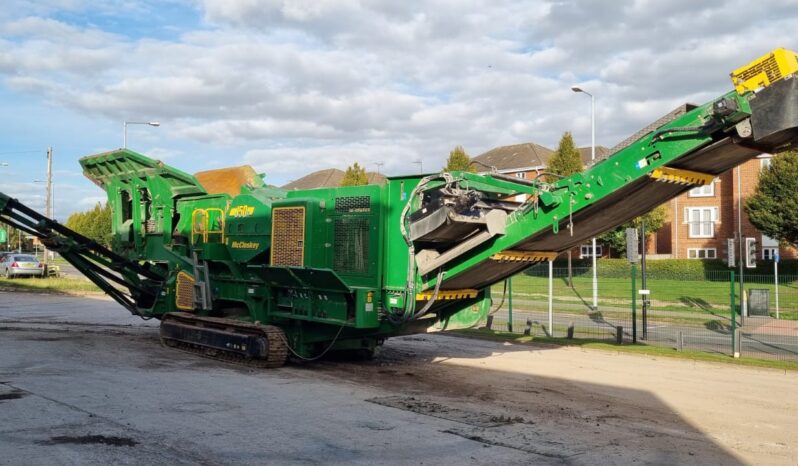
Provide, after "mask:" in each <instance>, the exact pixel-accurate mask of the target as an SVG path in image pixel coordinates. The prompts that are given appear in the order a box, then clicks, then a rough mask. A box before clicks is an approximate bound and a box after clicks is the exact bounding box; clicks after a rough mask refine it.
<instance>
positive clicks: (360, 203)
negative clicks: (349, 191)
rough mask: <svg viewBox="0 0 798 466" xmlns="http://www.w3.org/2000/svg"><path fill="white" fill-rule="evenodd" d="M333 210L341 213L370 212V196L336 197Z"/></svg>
mask: <svg viewBox="0 0 798 466" xmlns="http://www.w3.org/2000/svg"><path fill="white" fill-rule="evenodd" d="M335 211H336V212H341V213H351V212H358V213H367V212H371V198H370V197H369V196H347V197H336V198H335Z"/></svg>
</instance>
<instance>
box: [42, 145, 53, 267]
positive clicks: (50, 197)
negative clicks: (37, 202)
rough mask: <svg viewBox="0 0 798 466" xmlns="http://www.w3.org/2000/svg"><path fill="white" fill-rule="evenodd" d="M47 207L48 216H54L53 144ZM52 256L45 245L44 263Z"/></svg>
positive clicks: (48, 176)
mask: <svg viewBox="0 0 798 466" xmlns="http://www.w3.org/2000/svg"><path fill="white" fill-rule="evenodd" d="M44 205H45V207H44V210H45V212H44V214H45V215H46V216H47V218H50V219H52V218H53V148H52V146H48V147H47V196H46V198H45V204H44ZM49 256H50V251H48V250H47V246H45V247H44V263H45V264H47V261H48V259H49Z"/></svg>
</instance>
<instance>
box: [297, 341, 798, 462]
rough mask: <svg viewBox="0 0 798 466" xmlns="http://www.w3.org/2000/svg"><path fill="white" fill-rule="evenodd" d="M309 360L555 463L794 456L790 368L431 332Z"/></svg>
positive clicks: (395, 403) (466, 433)
mask: <svg viewBox="0 0 798 466" xmlns="http://www.w3.org/2000/svg"><path fill="white" fill-rule="evenodd" d="M309 366H310V367H308V366H305V368H308V369H311V368H312V370H314V371H317V372H318V373H320V374H323V375H325V376H326V377H330V378H334V379H339V380H344V381H346V382H348V383H355V384H358V385H367V386H371V387H374V388H377V389H380V390H387V391H389V392H392V393H394V394H395V395H392V396H387V397H377V398H374V399H371V400H369V401H372V402H375V403H379V404H382V405H385V406H391V407H394V408H397V409H402V410H407V411H412V412H416V413H420V414H426V415H429V416H433V417H440V418H444V419H448V420H452V421H455V422H458V423H460V424H461V425H460V426H458V427H456V428H453V429H450V433H452V434H454V435H459V436H462V437H465V438H469V439H472V440H477V441H480V442H483V443H485V444H487V445H497V446H504V447H508V448H515V449H519V450H522V451H527V452H530V453H535V454H538V455H543V456H547V457H550V458H554V459H557V460H559V461H563V462H566V463H578V464H586V463H591V462H594V463H595V464H599V463H601V464H627V463H630V462H641V463H654V464H684V463H691V464H727V465H729V464H731V465H733V464H747V463H760V464H761V463H767V464H791V465H795V464H796V463H795V460H794V458H796V457H798V445H796V442H794V433H795V432H796V430H798V420H796V418H795V416H794V415H792V414H789V413H795V412H796V409H798V399H796V397H795V396H794V395H795V386H796V384H798V374H795V373H793V372H788V373H785V372H783V371H781V372H780V371H774V370H761V369H749V368H738V367H726V366H722V365H717V364H709V363H695V362H693V361H681V360H668V359H656V358H651V357H641V356H633V355H621V354H615V353H607V352H602V351H591V350H583V349H578V348H548V347H540V348H538V347H529V346H523V345H508V344H505V345H503V344H501V343H497V342H487V341H481V340H474V339H468V338H458V337H451V336H441V335H434V336H423V337H418V336H415V337H412V338H398V339H394V340H389V342H388V343H387V344H386V346H385V347H384V348H383V350H382V352H381V353H380V354H379V355H378V356H377V357H376V358H375V360H373V361H370V362H367V363H362V362H359V363H356V362H352V363H346V362H330V361H326V362H321V363H317V364H313V365H309ZM757 393H767V394H768V395H767V397H763V396H758V395H757ZM632 458H634V461H631V459H632Z"/></svg>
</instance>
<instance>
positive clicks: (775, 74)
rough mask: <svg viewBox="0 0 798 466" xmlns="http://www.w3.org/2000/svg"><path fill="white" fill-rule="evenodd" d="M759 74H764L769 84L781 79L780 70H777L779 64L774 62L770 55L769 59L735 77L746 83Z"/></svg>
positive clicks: (773, 57) (774, 59)
mask: <svg viewBox="0 0 798 466" xmlns="http://www.w3.org/2000/svg"><path fill="white" fill-rule="evenodd" d="M759 73H765V76H767V77H768V81H770V82H774V81H778V80H779V79H781V77H782V76H781V70H780V69H779V63H778V62H777V61H776V56H775V55H771V56H770V58H767V59H765V60H762V61H761V62H759V63H757V64H756V65H754V66H752V67H750V68H748V69H746V70H744V71H742V72H741V73H740V74H738V75H737V78H739V79H740V80H742V81H748V80H749V79H751V78H753V77H754V76H756V75H758V74H759Z"/></svg>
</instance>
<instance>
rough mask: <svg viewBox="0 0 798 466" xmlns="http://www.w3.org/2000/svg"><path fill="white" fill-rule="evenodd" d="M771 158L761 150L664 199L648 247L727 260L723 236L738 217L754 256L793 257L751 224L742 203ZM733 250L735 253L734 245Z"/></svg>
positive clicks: (678, 254)
mask: <svg viewBox="0 0 798 466" xmlns="http://www.w3.org/2000/svg"><path fill="white" fill-rule="evenodd" d="M772 158H773V156H772V155H770V154H762V155H760V156H759V157H757V158H756V159H753V160H749V161H748V162H746V163H744V164H742V165H740V166H739V167H737V168H733V169H731V170H729V171H726V172H724V173H722V174H721V175H720V176H718V177H717V178H716V179H715V181H714V182H713V183H711V184H709V185H707V186H702V187H698V188H694V189H691V190H690V191H688V192H687V193H685V194H682V195H681V196H679V197H677V198H675V199H672V200H671V201H669V202H668V203H667V204H666V205H667V207H668V219H667V220H666V223H665V225H664V226H663V228H662V229H660V230H659V231H658V232H657V233H656V235H653V236H652V238H650V239H649V242H648V249H647V251H648V252H649V253H651V254H655V255H657V256H661V257H669V258H674V259H726V258H727V257H728V246H727V240H728V239H732V238H735V237H736V236H737V228H738V222H740V223H741V227H742V236H743V238H753V239H754V241H755V242H756V251H757V259H758V260H772V259H773V257H774V255H776V254H777V253H778V254H779V255H780V256H781V257H784V258H789V259H794V258H796V257H798V256H796V251H795V250H794V249H792V248H784V247H781V248H780V247H779V244H778V242H777V241H776V240H774V239H772V238H769V237H767V236H765V235H763V234H762V233H761V232H760V231H759V230H757V229H756V228H754V226H753V225H751V222H750V221H749V219H748V215H747V214H746V213H745V208H744V207H742V206H744V205H745V199H746V198H748V197H749V196H750V195H751V194H752V193H753V192H754V190H755V189H756V185H757V183H758V182H759V174H760V173H761V171H762V170H763V169H764V168H766V167H768V166H770V162H771V160H772ZM740 193H742V198H741V195H740ZM740 202H742V206H741V205H739V204H740ZM735 255H739V251H738V250H735Z"/></svg>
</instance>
